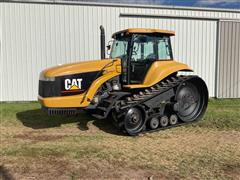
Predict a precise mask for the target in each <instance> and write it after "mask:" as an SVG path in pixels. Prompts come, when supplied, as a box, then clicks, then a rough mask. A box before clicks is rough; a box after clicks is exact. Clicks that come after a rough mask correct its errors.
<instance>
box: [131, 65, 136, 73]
mask: <svg viewBox="0 0 240 180" xmlns="http://www.w3.org/2000/svg"><path fill="white" fill-rule="evenodd" d="M131 66H132V72H134V70H135V66H134V65H133V64H132V65H131Z"/></svg>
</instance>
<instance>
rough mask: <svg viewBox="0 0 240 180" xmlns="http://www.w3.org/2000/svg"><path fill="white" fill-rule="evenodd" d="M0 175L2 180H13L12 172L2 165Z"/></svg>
mask: <svg viewBox="0 0 240 180" xmlns="http://www.w3.org/2000/svg"><path fill="white" fill-rule="evenodd" d="M0 177H1V179H2V180H13V179H14V178H13V176H12V175H11V174H10V172H9V171H8V170H7V169H6V168H5V167H4V166H3V165H1V166H0Z"/></svg>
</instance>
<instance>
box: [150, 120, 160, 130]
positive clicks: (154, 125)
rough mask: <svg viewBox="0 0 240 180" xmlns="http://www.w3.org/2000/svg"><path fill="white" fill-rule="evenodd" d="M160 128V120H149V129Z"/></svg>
mask: <svg viewBox="0 0 240 180" xmlns="http://www.w3.org/2000/svg"><path fill="white" fill-rule="evenodd" d="M158 126H159V119H158V118H152V119H150V120H149V127H150V129H157V128H158Z"/></svg>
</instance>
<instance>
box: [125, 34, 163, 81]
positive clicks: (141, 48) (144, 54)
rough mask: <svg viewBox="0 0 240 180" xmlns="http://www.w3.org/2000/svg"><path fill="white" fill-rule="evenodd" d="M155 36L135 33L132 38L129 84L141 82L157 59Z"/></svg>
mask: <svg viewBox="0 0 240 180" xmlns="http://www.w3.org/2000/svg"><path fill="white" fill-rule="evenodd" d="M155 41H156V40H155V38H153V37H151V36H147V35H137V37H135V38H134V40H133V47H132V54H131V58H130V72H129V73H130V84H141V83H142V82H143V81H144V78H145V76H146V74H147V71H148V69H149V68H150V66H151V65H152V63H153V62H154V61H155V60H157V57H158V55H157V50H156V48H157V47H156V42H155Z"/></svg>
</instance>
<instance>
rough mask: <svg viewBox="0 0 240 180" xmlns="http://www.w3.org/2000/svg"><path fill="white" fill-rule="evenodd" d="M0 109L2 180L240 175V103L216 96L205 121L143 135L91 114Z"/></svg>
mask: <svg viewBox="0 0 240 180" xmlns="http://www.w3.org/2000/svg"><path fill="white" fill-rule="evenodd" d="M0 109H1V112H0V113H1V114H0V118H1V124H0V135H1V149H0V156H1V164H0V174H1V176H2V177H3V179H4V178H6V179H7V178H9V179H11V178H14V179H119V178H121V179H148V178H149V177H152V179H240V100H211V101H210V103H209V107H208V110H207V113H206V115H205V117H204V119H203V120H202V121H200V122H198V123H195V124H192V125H187V126H184V127H178V128H174V129H169V130H164V131H160V132H155V133H152V134H144V135H143V136H139V137H129V136H125V135H123V134H121V133H120V132H118V131H117V130H115V129H114V128H113V126H112V125H111V124H110V123H109V122H108V121H104V120H96V119H94V118H92V117H91V116H89V115H87V114H86V113H85V112H80V114H78V115H77V116H74V117H66V116H65V117H64V116H55V117H49V116H47V115H46V114H45V113H43V112H42V111H41V110H40V105H39V104H38V103H2V104H1V105H0Z"/></svg>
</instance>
